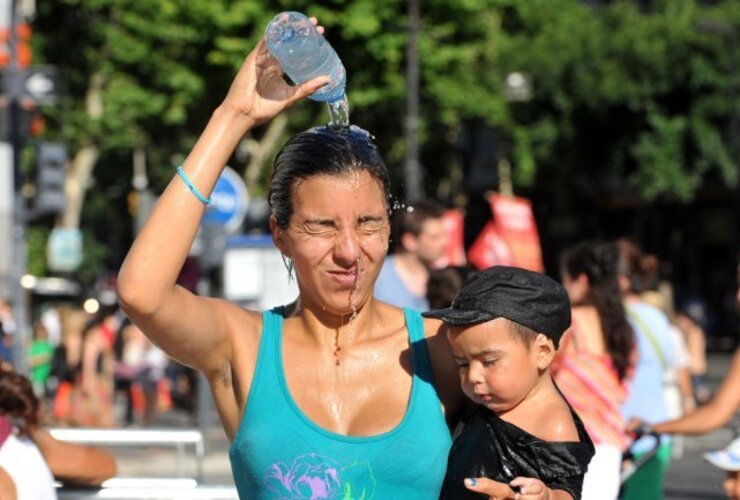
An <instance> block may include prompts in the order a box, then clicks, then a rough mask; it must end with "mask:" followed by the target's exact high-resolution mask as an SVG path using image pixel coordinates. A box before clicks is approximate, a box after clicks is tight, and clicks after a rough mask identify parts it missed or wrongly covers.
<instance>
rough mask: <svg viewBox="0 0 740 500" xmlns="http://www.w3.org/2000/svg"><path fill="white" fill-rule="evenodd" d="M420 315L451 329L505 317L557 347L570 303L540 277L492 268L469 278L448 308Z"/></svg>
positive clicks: (553, 283)
mask: <svg viewBox="0 0 740 500" xmlns="http://www.w3.org/2000/svg"><path fill="white" fill-rule="evenodd" d="M423 315H424V316H426V317H428V318H439V319H441V320H443V321H444V322H445V323H448V324H450V325H454V326H462V325H472V324H476V323H482V322H484V321H490V320H492V319H496V318H506V319H508V320H511V321H514V322H516V323H519V324H520V325H522V326H525V327H527V328H529V329H530V330H534V331H535V332H538V333H543V334H545V335H547V336H548V337H549V338H551V339H552V341H553V342H554V344H555V346H556V347H557V345H558V342H559V341H560V337H561V336H562V335H563V332H565V330H567V329H568V327H569V326H570V301H569V300H568V294H567V293H566V291H565V289H564V288H563V287H562V286H561V285H560V284H559V283H558V282H556V281H554V280H552V279H550V278H548V277H547V276H545V275H544V274H541V273H536V272H533V271H528V270H526V269H521V268H518V267H506V266H494V267H490V268H488V269H486V270H484V271H481V272H479V273H476V274H475V275H473V276H471V277H470V278H469V279H468V280H467V281H466V282H465V283H464V284H463V286H462V287H461V288H460V291H459V292H458V293H457V296H455V299H454V300H453V301H452V306H451V307H448V308H447V309H437V310H434V311H428V312H425V313H423Z"/></svg>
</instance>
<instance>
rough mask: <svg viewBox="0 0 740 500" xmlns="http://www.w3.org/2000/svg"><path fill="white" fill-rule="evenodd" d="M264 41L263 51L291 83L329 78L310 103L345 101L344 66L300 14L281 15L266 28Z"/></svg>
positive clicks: (287, 13) (345, 80)
mask: <svg viewBox="0 0 740 500" xmlns="http://www.w3.org/2000/svg"><path fill="white" fill-rule="evenodd" d="M265 41H266V42H267V49H268V50H269V51H270V53H271V54H272V56H273V57H274V58H275V59H277V60H278V62H279V63H280V66H281V67H282V68H283V71H284V72H285V73H286V74H287V75H288V76H289V77H290V79H291V80H293V82H294V83H296V84H298V83H303V82H306V81H308V80H311V79H312V78H315V77H317V76H323V75H327V76H329V77H330V78H331V80H330V81H329V83H327V84H326V85H324V86H323V87H321V88H320V89H319V90H317V91H316V92H314V93H313V94H312V95H311V96H310V98H311V99H313V100H315V101H321V102H327V103H334V102H337V101H340V100H341V99H343V98H344V97H345V95H344V87H345V85H346V82H347V75H346V72H345V70H344V65H342V61H340V60H339V56H337V53H336V52H335V51H334V49H333V48H332V47H331V45H329V42H327V41H326V39H325V38H324V37H323V35H322V34H321V33H319V32H318V30H317V29H316V27H315V26H314V25H313V24H312V23H311V21H310V20H309V19H308V17H306V16H305V15H303V14H301V13H300V12H281V13H280V14H278V15H277V16H275V17H274V18H273V19H272V21H270V24H269V25H268V26H267V30H266V31H265Z"/></svg>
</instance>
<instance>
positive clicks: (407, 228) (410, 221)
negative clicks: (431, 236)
mask: <svg viewBox="0 0 740 500" xmlns="http://www.w3.org/2000/svg"><path fill="white" fill-rule="evenodd" d="M444 210H445V209H444V207H443V206H442V205H441V204H439V203H438V202H436V201H434V200H418V201H414V202H411V203H409V204H408V207H406V208H405V209H401V210H399V211H397V212H395V213H394V214H393V223H392V226H393V227H392V233H391V234H392V239H393V241H394V249H395V250H397V251H398V250H404V248H403V241H402V236H403V235H404V234H406V233H409V234H412V235H414V236H419V235H420V234H421V232H422V231H423V230H424V223H425V222H426V221H428V220H429V219H441V218H442V216H443V215H444Z"/></svg>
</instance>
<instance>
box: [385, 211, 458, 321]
mask: <svg viewBox="0 0 740 500" xmlns="http://www.w3.org/2000/svg"><path fill="white" fill-rule="evenodd" d="M443 215H444V207H442V206H441V205H440V204H438V203H437V202H434V201H431V200H422V201H417V202H414V203H410V204H409V206H408V207H406V208H402V209H400V210H397V211H396V212H394V214H393V216H392V217H393V231H392V237H391V241H392V242H393V249H394V251H393V254H392V255H389V256H388V257H387V258H386V259H385V262H384V263H383V267H382V269H381V271H380V275H378V279H377V281H376V283H375V298H376V299H378V300H382V301H383V302H387V303H388V304H391V305H394V306H396V307H410V308H412V309H416V310H417V311H426V310H427V309H429V302H428V301H427V284H428V282H429V273H430V271H431V269H432V267H433V265H434V263H435V262H436V261H437V260H439V258H440V257H442V255H444V251H445V245H446V244H447V235H446V233H445V228H444V222H443V219H442V217H443Z"/></svg>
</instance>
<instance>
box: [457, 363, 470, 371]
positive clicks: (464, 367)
mask: <svg viewBox="0 0 740 500" xmlns="http://www.w3.org/2000/svg"><path fill="white" fill-rule="evenodd" d="M468 366H470V365H469V364H468V363H462V362H459V361H458V363H457V369H458V370H467V369H468Z"/></svg>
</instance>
